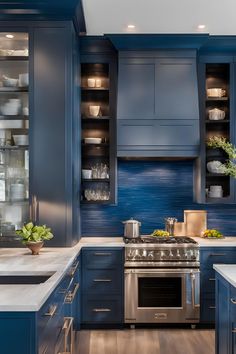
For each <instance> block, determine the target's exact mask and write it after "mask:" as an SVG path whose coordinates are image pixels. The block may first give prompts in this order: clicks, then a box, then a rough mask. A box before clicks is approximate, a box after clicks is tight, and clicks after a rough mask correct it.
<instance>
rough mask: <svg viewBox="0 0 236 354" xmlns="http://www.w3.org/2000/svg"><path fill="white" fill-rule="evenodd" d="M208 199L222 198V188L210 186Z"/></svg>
mask: <svg viewBox="0 0 236 354" xmlns="http://www.w3.org/2000/svg"><path fill="white" fill-rule="evenodd" d="M209 197H210V198H222V197H223V188H222V186H210V190H209Z"/></svg>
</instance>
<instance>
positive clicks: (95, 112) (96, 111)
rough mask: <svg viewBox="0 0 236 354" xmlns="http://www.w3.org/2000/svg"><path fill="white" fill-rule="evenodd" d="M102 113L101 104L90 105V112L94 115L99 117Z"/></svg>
mask: <svg viewBox="0 0 236 354" xmlns="http://www.w3.org/2000/svg"><path fill="white" fill-rule="evenodd" d="M99 113H100V106H89V114H90V115H91V116H92V117H98V115H99Z"/></svg>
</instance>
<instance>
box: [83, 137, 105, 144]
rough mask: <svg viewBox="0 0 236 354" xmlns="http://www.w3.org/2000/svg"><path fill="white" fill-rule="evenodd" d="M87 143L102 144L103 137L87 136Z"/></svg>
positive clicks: (85, 140)
mask: <svg viewBox="0 0 236 354" xmlns="http://www.w3.org/2000/svg"><path fill="white" fill-rule="evenodd" d="M84 142H85V144H101V142H102V138H85V139H84Z"/></svg>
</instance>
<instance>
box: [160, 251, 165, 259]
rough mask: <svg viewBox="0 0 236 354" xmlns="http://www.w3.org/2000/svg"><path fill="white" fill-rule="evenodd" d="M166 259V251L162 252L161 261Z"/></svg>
mask: <svg viewBox="0 0 236 354" xmlns="http://www.w3.org/2000/svg"><path fill="white" fill-rule="evenodd" d="M165 257H166V253H165V251H161V260H162V259H165Z"/></svg>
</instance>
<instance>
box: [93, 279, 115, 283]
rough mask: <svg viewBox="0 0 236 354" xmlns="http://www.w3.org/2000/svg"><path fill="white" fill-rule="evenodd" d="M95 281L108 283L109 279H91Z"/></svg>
mask: <svg viewBox="0 0 236 354" xmlns="http://www.w3.org/2000/svg"><path fill="white" fill-rule="evenodd" d="M93 281H94V282H95V283H110V282H111V281H112V280H111V279H93Z"/></svg>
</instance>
